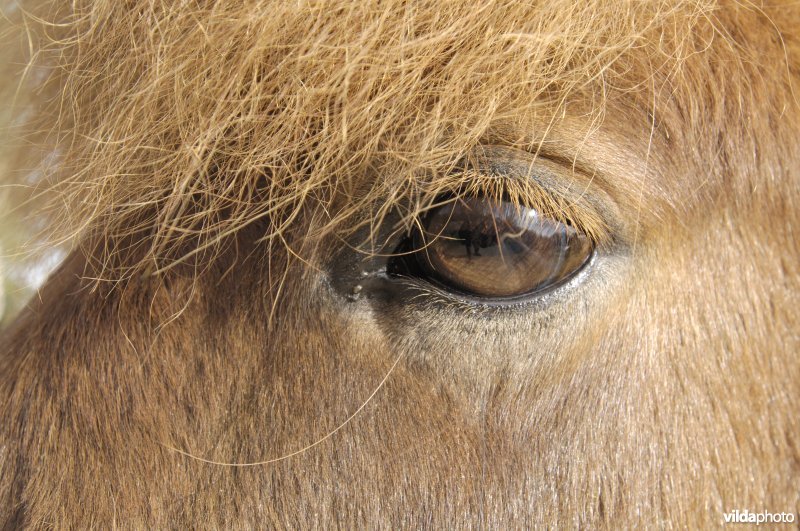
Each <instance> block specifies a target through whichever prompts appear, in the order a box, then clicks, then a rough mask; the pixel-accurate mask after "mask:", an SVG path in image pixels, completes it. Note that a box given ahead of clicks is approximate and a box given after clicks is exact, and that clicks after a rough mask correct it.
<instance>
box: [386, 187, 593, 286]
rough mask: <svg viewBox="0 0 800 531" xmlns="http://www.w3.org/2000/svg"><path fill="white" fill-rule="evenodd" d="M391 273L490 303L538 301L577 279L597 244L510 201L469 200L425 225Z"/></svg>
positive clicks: (444, 209) (445, 208) (453, 205)
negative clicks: (541, 294)
mask: <svg viewBox="0 0 800 531" xmlns="http://www.w3.org/2000/svg"><path fill="white" fill-rule="evenodd" d="M406 249H408V250H409V251H410V252H407V253H406V255H405V256H403V257H402V258H401V257H398V258H397V259H393V260H399V262H397V261H396V262H395V263H393V264H392V263H390V265H389V272H390V273H394V274H397V275H402V276H412V277H418V278H421V279H425V280H428V281H430V282H432V283H434V284H437V285H439V286H441V287H443V288H444V289H447V290H448V291H455V292H457V293H461V294H465V295H471V296H475V297H479V298H488V299H510V298H516V297H520V296H524V295H532V294H536V293H539V292H542V291H544V290H547V289H549V288H553V287H556V286H558V285H560V284H563V283H564V282H566V281H567V280H569V279H570V278H571V277H572V276H573V275H574V274H575V273H577V272H578V271H580V270H581V268H582V267H583V266H584V265H585V264H586V263H587V262H588V261H589V258H590V257H591V255H592V252H593V250H594V246H593V244H592V241H591V240H590V238H589V237H587V236H586V235H585V234H583V233H581V232H580V231H578V230H577V229H575V228H574V227H572V226H571V225H569V224H565V223H561V222H558V221H556V220H553V219H550V218H547V217H544V216H542V215H541V214H540V213H539V212H537V211H536V210H534V209H532V208H527V207H524V206H520V205H514V204H512V203H511V202H508V201H499V202H498V201H491V200H489V199H486V198H481V197H475V198H463V199H457V200H455V201H453V202H451V203H448V204H445V205H442V206H439V207H437V208H436V209H434V210H433V211H431V212H430V213H429V214H428V215H427V216H426V217H425V219H423V220H422V223H421V227H420V228H418V229H417V230H415V232H414V234H412V235H411V236H410V238H409V239H408V240H407V243H406Z"/></svg>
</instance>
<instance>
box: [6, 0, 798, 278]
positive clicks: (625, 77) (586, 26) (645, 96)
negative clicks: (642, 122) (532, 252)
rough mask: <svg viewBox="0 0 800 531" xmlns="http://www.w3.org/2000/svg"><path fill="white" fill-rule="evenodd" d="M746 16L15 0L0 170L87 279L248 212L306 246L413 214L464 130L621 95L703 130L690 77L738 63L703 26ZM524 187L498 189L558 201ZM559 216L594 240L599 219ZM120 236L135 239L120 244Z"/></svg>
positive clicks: (167, 257) (154, 255)
mask: <svg viewBox="0 0 800 531" xmlns="http://www.w3.org/2000/svg"><path fill="white" fill-rule="evenodd" d="M741 11H747V12H750V14H751V15H753V14H754V15H755V16H756V18H758V19H759V20H760V21H761V22H759V23H761V24H763V25H771V24H774V21H773V19H772V18H770V17H768V16H766V15H765V14H764V13H763V12H762V11H761V10H760V9H758V8H755V7H752V6H746V5H743V4H739V3H732V4H725V5H722V6H720V5H718V4H717V3H716V2H712V1H703V0H700V1H695V0H691V1H675V2H662V1H638V0H636V1H609V0H592V1H587V2H575V1H574V0H555V1H553V0H548V1H539V2H529V3H526V2H464V3H456V2H434V3H417V2H412V3H409V2H400V1H388V2H386V1H367V2H344V3H343V2H324V1H299V2H260V1H249V2H207V1H190V2H138V1H132V2H119V1H117V0H92V1H89V0H77V1H75V2H70V3H63V2H55V1H41V0H39V1H33V2H19V3H12V4H10V6H8V7H7V8H6V9H5V10H4V15H5V17H6V19H7V20H6V28H5V32H4V34H3V35H4V39H3V41H4V42H5V43H6V44H7V46H6V49H7V50H8V51H7V52H6V53H7V55H10V57H7V59H8V61H7V63H8V65H10V68H11V69H12V70H13V72H11V73H10V74H13V75H6V76H4V79H9V80H11V81H9V82H6V85H5V86H4V89H5V92H6V94H12V93H13V95H14V96H13V98H14V101H15V105H14V114H13V116H9V117H8V118H9V119H8V120H7V121H8V122H9V124H11V125H9V127H10V128H11V130H13V131H12V132H13V134H14V135H15V138H17V139H20V141H18V142H15V143H14V145H13V146H12V148H13V149H9V150H7V155H6V160H7V161H8V162H7V165H6V166H7V167H6V168H5V171H4V175H3V177H2V178H3V179H4V181H5V183H6V184H7V185H12V184H18V183H20V182H26V187H27V188H28V189H30V190H32V193H30V194H29V195H32V196H35V197H40V196H44V197H46V198H47V199H48V204H49V210H48V212H49V214H48V216H49V217H48V219H49V220H50V221H49V223H48V224H47V226H46V229H45V231H44V232H45V234H46V235H47V239H48V240H49V241H74V242H92V245H97V244H98V242H100V243H99V245H100V247H99V249H100V251H99V253H95V254H94V258H95V259H96V260H97V264H96V265H97V271H96V272H95V274H96V276H97V278H102V279H110V280H120V279H125V278H129V277H130V276H131V275H134V274H138V273H158V272H162V271H165V270H168V269H170V268H171V267H173V266H174V265H176V264H179V263H181V262H183V261H185V260H187V259H189V258H193V259H195V260H197V263H199V264H203V263H207V261H209V260H212V259H213V258H214V257H215V256H216V255H217V254H218V253H219V252H220V251H221V250H222V249H223V248H224V247H225V245H226V242H227V241H229V240H230V237H231V236H233V235H235V234H236V233H237V232H238V231H239V230H241V229H242V228H243V227H245V226H247V225H250V224H252V223H254V222H256V221H259V220H261V221H262V222H264V224H265V226H266V227H268V228H267V229H265V231H264V234H263V238H264V239H266V240H269V241H270V242H276V243H279V244H287V240H286V234H287V228H289V227H290V226H292V225H293V224H295V223H296V222H298V220H299V219H300V218H302V217H303V216H302V215H301V214H302V213H303V212H311V213H312V215H311V217H312V218H313V219H314V223H312V224H311V225H309V228H308V230H307V231H306V232H304V234H303V237H304V238H305V241H306V244H307V246H308V247H307V248H310V249H313V246H314V245H315V242H319V241H321V239H322V237H324V236H327V235H330V234H331V233H347V232H348V231H352V230H353V229H354V228H356V227H358V226H360V225H363V224H364V223H369V224H372V225H377V224H379V223H380V221H381V220H383V219H384V218H385V217H386V216H387V214H388V213H390V212H396V213H397V212H399V213H400V217H401V219H402V225H403V226H404V227H409V226H411V225H412V224H413V223H414V222H415V219H417V218H418V217H419V215H420V214H421V212H424V211H425V209H427V208H429V207H430V205H431V204H433V202H434V201H435V200H436V198H437V197H439V196H440V195H441V194H442V193H443V192H444V191H448V190H449V191H452V189H453V182H454V179H455V181H458V180H459V177H458V176H457V175H456V176H455V177H454V174H453V170H454V169H455V168H456V167H457V165H458V163H459V161H461V160H462V159H463V157H464V156H465V153H467V152H469V150H470V149H472V148H473V147H474V146H477V145H479V144H482V143H486V141H487V139H490V140H493V141H495V142H496V143H503V144H505V145H509V146H515V147H519V148H521V149H526V150H529V151H531V152H533V153H539V152H540V151H542V150H543V149H545V148H546V143H547V138H548V137H547V133H548V130H549V128H550V127H551V126H552V125H553V124H555V123H556V122H557V121H558V120H559V119H560V117H562V116H564V115H565V114H566V113H573V114H574V113H576V112H577V113H579V114H584V115H587V116H588V117H589V119H588V120H586V123H588V124H590V125H589V126H588V127H587V129H586V130H585V131H582V132H581V134H589V133H590V132H591V130H592V129H593V128H596V127H597V126H599V124H601V123H602V122H603V121H604V120H606V119H608V118H609V117H608V116H606V114H605V113H606V110H607V107H608V104H609V98H611V99H614V98H618V97H619V95H621V94H624V95H626V96H627V97H629V99H630V101H634V102H639V103H638V105H640V106H642V107H645V108H651V107H652V110H653V115H656V114H657V110H658V109H660V107H661V106H662V105H663V104H664V103H665V102H667V101H669V100H670V99H671V100H673V102H675V101H677V102H678V104H677V105H676V107H678V108H680V109H682V112H683V113H684V115H683V116H681V119H682V123H681V124H675V125H679V126H683V127H685V128H688V129H692V128H699V127H700V126H701V125H702V126H703V127H708V126H709V125H712V126H713V125H714V124H709V123H708V116H709V113H710V114H711V115H712V116H713V113H714V109H710V108H709V104H713V103H714V102H706V101H700V100H699V96H698V95H699V94H702V93H704V92H706V90H705V87H703V88H702V90H701V87H699V85H700V84H702V83H706V82H707V81H708V80H709V77H708V75H704V76H699V75H694V74H693V72H695V71H700V70H701V69H702V70H703V71H706V70H708V66H709V62H710V61H711V60H713V58H714V57H718V58H720V62H719V64H718V65H717V66H718V67H719V71H718V72H717V73H716V74H712V77H717V78H720V82H721V83H722V82H723V81H722V79H724V78H725V77H726V76H729V75H730V73H731V72H735V71H737V70H742V69H748V68H750V69H752V68H754V66H753V65H755V64H756V60H757V58H755V57H751V56H748V55H747V54H748V53H751V51H746V52H745V51H743V50H745V48H743V47H739V46H738V44H737V42H736V39H737V38H741V36H740V35H734V34H732V33H731V32H730V29H729V28H730V27H731V25H730V24H727V25H726V26H725V28H726V29H724V30H723V29H721V28H722V25H720V24H719V23H718V22H719V17H726V18H728V19H735V18H736V17H737V16H738V13H739V12H741ZM749 23H752V22H749ZM786 24H788V22H786ZM772 33H773V34H774V35H776V38H778V37H779V36H780V35H781V34H780V31H779V29H778V28H775V29H774V30H773V31H772ZM747 50H752V47H751V48H747ZM700 52H702V57H703V59H702V60H701V59H699V56H700V55H701V53H700ZM709 57H711V58H712V59H709ZM725 61H728V63H725ZM769 68H773V69H777V70H778V71H781V69H784V70H785V64H783V63H781V64H777V65H775V66H771V67H769ZM7 74H9V73H7ZM784 77H786V76H785V75H784ZM20 79H21V81H20ZM612 103H613V102H612ZM659 112H660V111H659ZM612 119H613V117H612ZM719 119H720V120H723V119H725V118H719ZM534 123H535V124H542V125H541V126H538V128H537V130H535V131H532V134H530V135H527V134H526V135H520V134H519V133H518V131H519V127H525V126H526V124H534ZM499 124H513V125H514V126H516V127H500V126H499ZM12 126H13V127H12ZM712 129H713V128H712ZM716 129H721V127H720V126H717V127H716ZM32 146H34V147H35V148H36V149H33V148H32ZM7 147H8V146H7ZM462 180H463V179H462ZM532 186H534V185H533V184H530V183H529V184H524V183H523V185H522V188H521V189H518V190H517V191H516V192H515V193H516V194H517V196H518V197H520V198H527V200H528V201H532V202H534V203H535V204H537V205H540V206H542V207H543V208H545V209H546V210H547V208H546V205H548V204H549V205H551V208H550V209H549V213H550V214H551V215H557V213H558V212H562V213H564V212H565V207H564V204H563V201H562V202H561V206H560V207H553V206H552V205H555V204H556V203H558V201H559V200H558V198H555V199H553V198H549V197H547V196H546V195H543V193H542V192H541V191H540V190H536V189H535V188H531V187H532ZM643 186H649V185H646V184H644V183H643ZM567 210H569V209H567ZM365 212H366V214H365ZM564 215H565V216H567V215H569V216H571V217H572V218H573V219H572V221H573V222H575V223H576V224H577V225H578V226H580V228H582V229H583V230H585V231H586V232H588V233H590V234H591V235H593V237H595V238H596V239H602V234H603V232H604V230H603V227H602V226H601V225H600V224H599V223H598V220H597V219H596V218H593V217H592V216H591V215H586V216H581V215H580V213H579V212H577V213H576V212H572V213H571V214H569V213H568V214H564ZM364 220H368V221H364ZM128 240H131V241H136V242H138V245H139V247H138V249H139V251H140V252H138V253H137V254H135V256H134V255H131V256H127V255H125V257H124V258H121V259H117V258H119V257H120V256H123V255H124V252H125V248H124V246H123V245H122V244H121V243H120V242H121V241H128ZM287 245H288V244H287ZM198 270H202V266H201V267H199V268H198Z"/></svg>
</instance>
